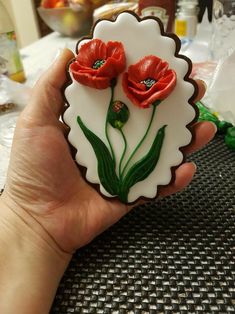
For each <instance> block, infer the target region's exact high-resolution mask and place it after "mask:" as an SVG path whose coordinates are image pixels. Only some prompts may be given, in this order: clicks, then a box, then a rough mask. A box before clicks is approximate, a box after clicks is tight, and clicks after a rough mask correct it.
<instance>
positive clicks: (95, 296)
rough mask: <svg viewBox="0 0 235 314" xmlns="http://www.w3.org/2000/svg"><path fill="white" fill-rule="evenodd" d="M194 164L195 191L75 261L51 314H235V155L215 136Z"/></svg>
mask: <svg viewBox="0 0 235 314" xmlns="http://www.w3.org/2000/svg"><path fill="white" fill-rule="evenodd" d="M190 159H193V160H194V161H195V162H196V163H197V166H198V172H197V175H196V177H195V179H194V181H193V183H192V184H191V185H190V187H189V188H187V189H186V190H185V191H184V192H182V193H180V194H177V195H175V196H171V197H168V198H165V199H164V200H161V201H158V202H156V203H149V204H146V205H144V206H141V207H138V208H136V209H134V210H133V211H132V212H130V213H129V214H128V215H127V216H126V217H124V218H123V219H122V220H121V221H120V222H119V223H117V224H116V225H115V226H113V227H112V228H110V229H109V230H108V231H106V232H105V233H103V234H102V235H101V236H99V237H98V238H97V239H96V240H95V241H93V242H92V243H91V244H90V245H88V246H86V247H85V248H83V249H81V250H79V251H78V252H77V254H75V255H74V258H73V259H72V262H71V264H70V265H69V267H68V270H67V271H66V273H65V275H64V278H63V279H62V282H61V284H60V287H59V289H58V291H57V295H56V298H55V301H54V304H53V307H52V311H51V313H59V314H63V313H117V314H119V313H120V314H122V313H134V314H144V313H235V153H234V152H231V151H229V149H228V148H227V147H226V146H225V145H224V143H223V140H222V138H221V137H217V138H216V139H215V140H214V141H213V142H212V143H211V144H209V145H208V146H207V147H206V148H205V149H203V150H201V151H200V152H198V153H196V154H194V155H193V156H192V157H191V158H190Z"/></svg>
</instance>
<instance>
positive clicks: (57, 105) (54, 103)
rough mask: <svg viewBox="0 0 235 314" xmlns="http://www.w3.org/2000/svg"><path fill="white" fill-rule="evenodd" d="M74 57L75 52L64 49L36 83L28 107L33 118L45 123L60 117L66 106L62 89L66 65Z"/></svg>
mask: <svg viewBox="0 0 235 314" xmlns="http://www.w3.org/2000/svg"><path fill="white" fill-rule="evenodd" d="M72 58H73V53H72V52H71V51H70V50H68V49H64V50H63V51H62V52H61V53H60V55H59V56H58V57H57V58H56V60H55V61H54V63H53V64H52V65H51V66H50V67H49V69H48V70H47V71H46V72H45V73H44V74H43V75H42V77H41V78H40V79H39V81H38V82H37V83H36V85H35V87H34V88H33V92H32V96H31V99H30V104H29V106H28V108H27V109H26V111H27V112H28V113H30V116H31V118H34V117H35V118H37V119H38V120H39V119H41V120H43V121H44V123H45V122H47V121H48V120H50V119H52V118H53V117H54V118H58V117H59V115H60V114H61V111H62V109H63V106H64V101H63V97H62V92H61V89H62V86H63V85H64V83H65V82H66V66H67V64H68V62H69V61H70V60H71V59H72Z"/></svg>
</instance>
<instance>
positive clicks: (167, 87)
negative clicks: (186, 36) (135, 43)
mask: <svg viewBox="0 0 235 314" xmlns="http://www.w3.org/2000/svg"><path fill="white" fill-rule="evenodd" d="M122 85H123V89H124V91H125V93H126V95H127V97H128V98H129V99H130V100H131V101H132V102H133V104H135V105H136V106H139V107H140V108H148V107H150V106H151V105H152V104H153V103H154V102H156V101H161V100H163V99H165V98H166V97H167V96H168V95H169V94H170V93H171V92H172V91H173V89H174V87H175V85H176V73H175V71H173V70H171V69H169V68H168V63H167V62H166V61H162V60H161V59H160V58H158V57H156V56H147V57H144V58H143V59H141V60H140V61H139V62H137V63H136V64H134V65H131V66H130V67H129V68H128V72H126V73H124V75H123V81H122Z"/></svg>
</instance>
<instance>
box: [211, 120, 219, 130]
mask: <svg viewBox="0 0 235 314" xmlns="http://www.w3.org/2000/svg"><path fill="white" fill-rule="evenodd" d="M210 123H211V124H212V126H213V128H214V133H216V132H217V130H218V129H217V126H216V125H215V123H213V122H210Z"/></svg>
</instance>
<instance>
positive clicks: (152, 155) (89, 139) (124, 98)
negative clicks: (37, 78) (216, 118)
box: [63, 12, 196, 203]
mask: <svg viewBox="0 0 235 314" xmlns="http://www.w3.org/2000/svg"><path fill="white" fill-rule="evenodd" d="M178 51H179V40H178V39H177V38H175V37H173V36H169V35H166V34H164V33H163V27H162V25H161V23H160V22H159V21H157V20H156V19H154V18H144V19H142V20H141V19H139V18H138V17H137V16H135V15H133V14H131V13H129V12H124V13H121V14H120V15H119V16H118V17H117V19H116V20H115V21H108V20H101V21H99V22H98V23H96V25H95V26H94V28H93V33H92V37H91V38H84V39H82V40H81V41H80V42H79V43H78V46H77V56H76V58H75V59H74V60H73V61H72V62H71V63H70V64H69V66H68V71H69V76H70V78H71V79H70V82H68V84H67V85H66V88H65V90H64V93H65V98H66V101H67V104H68V109H67V110H66V111H65V113H64V117H63V118H64V122H65V123H66V124H67V125H68V126H69V127H70V132H69V135H68V140H69V142H70V143H71V145H72V146H74V147H75V149H76V162H77V163H78V165H79V166H80V167H82V168H83V169H85V171H83V173H84V177H85V179H86V180H87V182H88V183H90V184H91V185H92V186H94V187H96V188H97V189H98V190H99V192H100V193H101V195H103V196H104V197H108V198H118V199H119V200H120V201H121V202H123V203H133V202H135V201H137V200H138V199H139V198H142V197H144V198H148V199H152V198H155V197H156V196H157V193H158V190H159V187H160V186H163V185H168V184H169V183H170V182H171V181H172V178H173V177H174V171H173V169H175V167H177V166H179V165H180V164H181V163H182V161H183V154H182V152H181V148H182V147H184V146H186V145H188V144H189V143H190V142H191V139H192V134H191V132H190V130H189V129H188V128H187V126H188V125H189V124H190V123H191V122H192V121H193V120H194V119H195V116H196V112H195V109H194V108H193V106H192V105H191V101H192V99H193V97H194V96H195V92H196V91H195V86H194V84H193V82H192V81H191V80H190V79H189V78H188V76H189V74H190V70H191V65H190V63H189V61H188V60H186V58H183V57H182V56H180V55H178Z"/></svg>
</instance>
